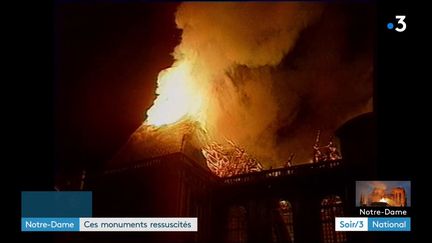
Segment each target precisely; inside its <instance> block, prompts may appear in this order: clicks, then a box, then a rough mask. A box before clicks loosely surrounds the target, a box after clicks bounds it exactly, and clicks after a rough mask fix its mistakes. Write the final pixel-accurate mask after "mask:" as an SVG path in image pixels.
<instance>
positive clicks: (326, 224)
mask: <svg viewBox="0 0 432 243" xmlns="http://www.w3.org/2000/svg"><path fill="white" fill-rule="evenodd" d="M320 213H321V228H322V241H323V242H324V243H337V242H346V241H347V238H346V233H345V232H343V231H335V225H334V222H335V217H341V216H343V205H342V200H341V198H340V197H339V196H327V197H325V198H324V199H323V200H322V201H321V212H320Z"/></svg>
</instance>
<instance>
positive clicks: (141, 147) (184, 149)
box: [108, 120, 207, 168]
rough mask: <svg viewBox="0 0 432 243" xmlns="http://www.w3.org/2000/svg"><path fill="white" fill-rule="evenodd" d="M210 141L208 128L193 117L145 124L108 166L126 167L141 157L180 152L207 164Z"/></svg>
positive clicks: (145, 158) (147, 157)
mask: <svg viewBox="0 0 432 243" xmlns="http://www.w3.org/2000/svg"><path fill="white" fill-rule="evenodd" d="M206 141H207V137H206V133H205V131H204V130H203V129H202V128H201V127H200V126H199V124H198V123H197V122H193V121H190V120H182V121H180V122H177V123H174V124H170V125H165V126H160V127H156V126H153V125H148V124H143V125H141V126H140V127H139V128H138V129H137V130H136V131H135V132H134V133H133V134H132V135H131V137H130V138H129V140H128V141H127V143H126V144H125V145H124V146H123V147H122V148H121V149H120V151H119V152H118V153H117V154H116V155H115V156H114V157H113V159H112V160H111V161H110V162H109V163H108V167H109V168H119V167H125V166H129V165H132V164H134V163H136V162H138V161H143V160H148V159H152V158H156V157H161V156H164V155H168V154H173V153H179V152H180V153H183V154H184V155H186V156H187V157H189V158H191V159H192V160H194V161H195V162H197V163H198V164H199V165H201V166H203V167H204V168H207V167H206V162H205V158H204V156H203V155H202V153H201V148H202V147H204V146H205V144H206Z"/></svg>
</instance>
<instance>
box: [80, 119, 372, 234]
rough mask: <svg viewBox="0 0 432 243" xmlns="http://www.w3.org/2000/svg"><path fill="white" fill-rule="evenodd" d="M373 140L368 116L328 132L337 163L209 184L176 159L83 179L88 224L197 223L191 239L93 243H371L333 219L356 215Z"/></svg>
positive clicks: (211, 178) (208, 176)
mask: <svg viewBox="0 0 432 243" xmlns="http://www.w3.org/2000/svg"><path fill="white" fill-rule="evenodd" d="M375 134H376V131H375V121H374V116H373V114H372V113H369V114H365V115H362V116H360V117H357V118H355V119H353V120H351V121H349V122H347V123H346V124H345V125H343V126H342V127H341V128H340V129H339V130H338V131H337V132H336V136H337V137H338V139H339V140H340V143H341V155H342V157H343V159H341V160H334V161H324V162H317V163H310V164H302V165H293V166H289V167H284V168H278V169H271V170H265V171H260V172H254V173H249V174H243V175H238V176H233V177H229V178H219V177H216V176H215V175H213V174H212V173H211V172H210V171H209V170H208V169H206V168H205V167H204V166H203V164H202V162H197V161H196V160H194V159H191V158H190V157H189V156H187V155H186V154H185V153H183V152H181V151H180V152H176V153H172V154H168V155H163V156H159V157H154V158H152V159H145V160H140V161H135V162H134V163H132V164H130V165H129V164H128V166H126V167H119V168H116V169H111V170H107V171H105V172H104V173H101V174H99V175H93V176H89V178H88V180H87V181H88V183H87V189H89V190H92V191H93V198H94V199H93V201H94V207H93V215H94V216H95V217H198V232H197V233H195V232H193V233H191V232H181V233H149V232H146V233H134V234H129V233H128V234H126V233H125V234H121V236H119V235H118V233H117V235H113V234H108V236H107V235H103V236H102V235H98V237H102V238H103V239H104V241H105V242H109V241H110V240H112V239H114V238H116V237H121V238H122V239H124V240H125V241H127V240H128V241H133V242H141V241H143V242H155V241H157V242H159V241H162V242H371V241H370V240H371V239H370V238H366V237H363V236H359V234H349V233H345V232H335V231H334V217H336V216H344V215H348V216H351V215H356V208H355V191H354V190H355V180H356V179H359V178H361V179H365V178H370V177H372V176H374V173H375V171H374V165H375V163H376V148H375V146H376V144H374V141H375V140H376V138H375ZM89 237H94V238H96V236H89ZM98 239H101V238H98ZM368 240H369V241H368Z"/></svg>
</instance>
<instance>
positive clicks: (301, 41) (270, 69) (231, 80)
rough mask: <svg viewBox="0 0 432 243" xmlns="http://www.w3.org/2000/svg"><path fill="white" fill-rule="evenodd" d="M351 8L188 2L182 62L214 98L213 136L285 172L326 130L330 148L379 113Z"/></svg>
mask: <svg viewBox="0 0 432 243" xmlns="http://www.w3.org/2000/svg"><path fill="white" fill-rule="evenodd" d="M348 10H350V9H348ZM348 10H347V9H345V8H344V7H343V6H342V7H341V6H336V7H333V6H332V7H329V6H327V5H324V4H316V3H314V4H312V3H286V2H285V3H278V2H272V3H255V2H254V3H240V2H237V3H182V4H181V5H180V6H179V9H178V11H177V13H176V23H177V26H178V28H180V29H181V30H182V31H183V33H182V40H181V43H180V45H179V46H177V48H176V49H175V51H174V57H175V59H176V60H177V61H181V60H185V59H186V60H188V61H189V62H190V63H192V64H193V65H192V68H193V70H192V75H193V76H194V82H197V84H196V85H194V86H195V87H198V88H197V91H198V92H203V93H204V94H206V95H205V97H206V99H208V100H207V101H206V102H205V104H206V106H205V107H204V109H203V112H204V113H205V116H206V127H207V129H208V132H209V134H210V135H211V136H213V137H214V139H216V140H219V141H223V138H229V139H232V140H233V141H235V142H236V143H237V144H240V145H242V146H244V147H245V148H246V150H247V151H249V152H250V153H251V154H252V155H254V156H256V157H257V158H258V159H259V160H260V161H262V162H263V164H264V165H267V166H273V167H277V166H280V165H282V164H283V162H284V160H286V159H287V158H288V156H289V154H290V153H291V152H294V153H296V158H295V159H294V163H304V162H308V161H309V159H310V158H311V155H312V145H313V142H314V136H315V133H316V131H317V130H318V129H321V130H322V135H323V136H322V137H323V139H324V141H325V142H327V141H328V140H327V139H328V138H329V136H330V135H331V134H332V133H333V131H334V130H335V129H336V128H337V127H338V126H340V125H341V124H342V123H343V122H344V121H346V120H347V119H349V118H351V117H353V116H355V115H358V114H361V113H363V112H366V111H370V110H371V97H372V76H373V75H372V71H373V69H372V46H371V45H369V44H368V43H369V42H368V41H367V40H363V39H362V38H363V37H361V36H360V37H359V38H360V40H355V41H353V40H352V39H353V37H352V36H349V35H348V32H349V28H351V26H350V25H349V23H350V21H351V18H353V17H351V14H350V13H346V12H347V11H348ZM360 16H361V17H363V16H362V15H360ZM366 42H368V43H366ZM365 43H366V44H365ZM356 49H358V50H356ZM353 50H354V51H353Z"/></svg>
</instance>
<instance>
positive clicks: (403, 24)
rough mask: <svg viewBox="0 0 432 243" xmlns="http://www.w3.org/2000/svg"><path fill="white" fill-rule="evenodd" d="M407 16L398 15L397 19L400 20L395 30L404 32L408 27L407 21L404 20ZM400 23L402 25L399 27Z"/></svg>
mask: <svg viewBox="0 0 432 243" xmlns="http://www.w3.org/2000/svg"><path fill="white" fill-rule="evenodd" d="M405 17H406V16H405V15H396V19H398V20H399V21H398V27H397V28H395V30H396V31H397V32H403V31H405V29H406V27H407V25H406V23H405V22H404V19H405ZM399 25H402V27H401V28H399Z"/></svg>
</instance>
